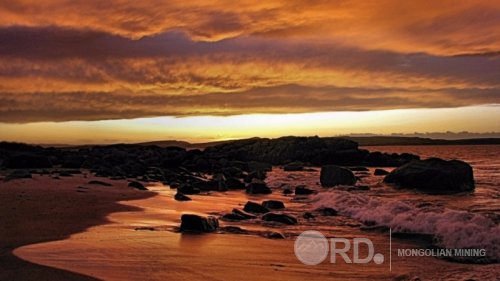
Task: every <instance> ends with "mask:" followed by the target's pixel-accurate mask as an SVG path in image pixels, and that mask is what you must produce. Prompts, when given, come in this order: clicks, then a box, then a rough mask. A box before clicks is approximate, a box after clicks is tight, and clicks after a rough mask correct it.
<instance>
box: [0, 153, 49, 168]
mask: <svg viewBox="0 0 500 281" xmlns="http://www.w3.org/2000/svg"><path fill="white" fill-rule="evenodd" d="M4 165H5V166H6V168H9V169H33V168H52V161H51V160H50V158H49V157H47V156H43V155H33V154H20V155H15V156H11V157H10V158H8V161H6V163H5V164H4Z"/></svg>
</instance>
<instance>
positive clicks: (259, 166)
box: [248, 161, 273, 172]
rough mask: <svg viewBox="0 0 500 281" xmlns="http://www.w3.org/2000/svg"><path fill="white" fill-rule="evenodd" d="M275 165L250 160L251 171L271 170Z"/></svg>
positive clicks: (249, 168)
mask: <svg viewBox="0 0 500 281" xmlns="http://www.w3.org/2000/svg"><path fill="white" fill-rule="evenodd" d="M272 169H273V166H271V164H269V163H264V162H258V161H250V162H248V170H249V171H250V172H254V171H255V172H270V171H272Z"/></svg>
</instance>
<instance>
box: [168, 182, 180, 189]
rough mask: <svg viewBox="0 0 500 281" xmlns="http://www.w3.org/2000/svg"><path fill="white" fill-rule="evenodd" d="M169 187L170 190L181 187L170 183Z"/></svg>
mask: <svg viewBox="0 0 500 281" xmlns="http://www.w3.org/2000/svg"><path fill="white" fill-rule="evenodd" d="M169 186H170V189H177V188H179V186H181V185H180V183H178V182H172V183H170V184H169Z"/></svg>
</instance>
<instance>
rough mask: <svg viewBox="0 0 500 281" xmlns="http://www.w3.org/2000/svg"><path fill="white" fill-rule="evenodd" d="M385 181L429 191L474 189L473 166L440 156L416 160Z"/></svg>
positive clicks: (388, 176) (445, 191)
mask: <svg viewBox="0 0 500 281" xmlns="http://www.w3.org/2000/svg"><path fill="white" fill-rule="evenodd" d="M384 181H385V182H387V183H392V184H396V185H398V186H400V187H403V188H415V189H418V190H422V191H425V192H428V193H456V192H463V191H472V190H474V187H475V185H474V175H473V171H472V167H471V166H470V165H469V164H467V163H465V162H463V161H459V160H451V161H446V160H442V159H439V158H430V159H427V160H416V161H412V162H410V163H407V164H405V165H403V166H401V167H399V168H397V169H395V170H393V171H392V172H391V173H390V174H388V175H387V176H386V177H385V178H384Z"/></svg>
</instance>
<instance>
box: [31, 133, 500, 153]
mask: <svg viewBox="0 0 500 281" xmlns="http://www.w3.org/2000/svg"><path fill="white" fill-rule="evenodd" d="M326 138H342V139H348V140H352V141H355V142H357V143H358V145H359V146H360V147H363V146H424V145H500V138H471V139H456V140H447V139H431V138H422V137H394V136H364V137H352V136H338V137H326ZM238 140H243V139H238ZM233 141H237V140H227V141H213V142H203V143H190V142H187V141H179V140H164V141H161V140H160V141H151V142H141V143H113V144H30V145H38V146H41V147H45V148H48V147H55V148H84V147H94V146H109V145H117V144H127V145H144V146H148V145H156V146H159V147H169V146H177V147H182V148H185V149H188V150H190V149H205V148H207V147H211V146H216V145H220V144H225V143H230V142H233Z"/></svg>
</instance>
